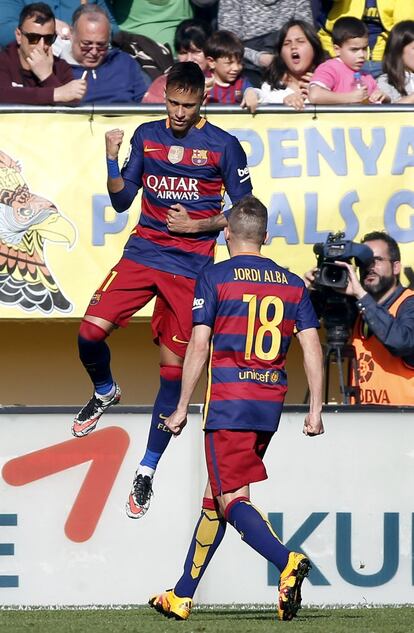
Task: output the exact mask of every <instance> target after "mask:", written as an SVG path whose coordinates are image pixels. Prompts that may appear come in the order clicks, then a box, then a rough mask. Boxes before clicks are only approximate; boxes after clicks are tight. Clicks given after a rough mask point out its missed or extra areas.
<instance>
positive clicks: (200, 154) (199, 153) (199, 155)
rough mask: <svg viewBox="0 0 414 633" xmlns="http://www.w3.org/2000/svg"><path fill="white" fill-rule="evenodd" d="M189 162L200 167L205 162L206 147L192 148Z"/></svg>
mask: <svg viewBox="0 0 414 633" xmlns="http://www.w3.org/2000/svg"><path fill="white" fill-rule="evenodd" d="M191 162H192V163H193V165H197V166H198V167H202V166H203V165H205V164H206V163H207V150H206V149H193V155H192V156H191Z"/></svg>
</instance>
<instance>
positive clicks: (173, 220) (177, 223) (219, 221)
mask: <svg viewBox="0 0 414 633" xmlns="http://www.w3.org/2000/svg"><path fill="white" fill-rule="evenodd" d="M225 226H227V220H226V218H225V216H224V213H220V214H219V215H213V216H212V217H210V218H201V219H199V220H194V219H192V218H190V216H189V214H188V213H187V211H186V209H185V208H184V207H183V205H182V204H180V203H178V202H177V204H172V205H171V207H170V210H169V211H168V213H167V228H168V230H169V231H171V232H172V233H202V232H206V233H210V232H211V233H214V231H221V229H223V228H224V227H225Z"/></svg>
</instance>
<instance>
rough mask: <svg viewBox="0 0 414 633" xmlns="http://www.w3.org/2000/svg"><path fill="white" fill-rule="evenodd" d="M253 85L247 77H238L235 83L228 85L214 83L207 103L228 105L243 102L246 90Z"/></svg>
mask: <svg viewBox="0 0 414 633" xmlns="http://www.w3.org/2000/svg"><path fill="white" fill-rule="evenodd" d="M251 87H252V84H251V83H250V81H249V80H248V79H247V78H246V77H238V78H237V79H236V81H235V82H234V83H232V84H228V85H227V86H220V84H218V83H214V84H213V86H212V87H211V88H210V90H209V92H208V94H207V103H226V104H228V105H230V104H234V103H241V101H242V100H243V95H244V91H245V90H247V88H251Z"/></svg>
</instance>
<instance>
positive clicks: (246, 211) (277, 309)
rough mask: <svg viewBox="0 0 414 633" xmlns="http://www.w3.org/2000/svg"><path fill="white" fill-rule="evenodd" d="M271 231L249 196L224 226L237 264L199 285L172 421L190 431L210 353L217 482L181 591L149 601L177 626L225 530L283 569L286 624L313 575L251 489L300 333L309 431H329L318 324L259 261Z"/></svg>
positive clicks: (217, 269)
mask: <svg viewBox="0 0 414 633" xmlns="http://www.w3.org/2000/svg"><path fill="white" fill-rule="evenodd" d="M266 226H267V210H266V208H265V207H264V205H263V204H262V203H261V202H260V201H259V200H258V199H257V198H255V197H254V196H246V197H245V198H243V199H242V200H241V201H239V202H238V203H236V204H235V205H234V207H233V209H232V210H231V211H230V214H229V218H228V227H226V228H225V229H224V232H225V236H226V240H227V244H228V247H229V251H230V255H231V258H230V259H229V260H227V261H224V262H221V263H219V264H216V265H214V266H209V267H208V268H206V269H204V271H203V272H202V273H201V274H200V275H199V277H198V279H197V284H196V290H195V297H194V304H193V332H192V335H191V339H190V343H189V345H188V349H187V353H186V356H185V360H184V369H183V381H182V388H181V395H180V400H179V402H178V407H177V410H176V411H175V412H174V413H173V414H172V415H171V416H170V418H169V419H168V420H167V421H166V424H167V426H168V427H169V428H170V430H171V431H172V432H173V433H174V434H176V435H178V434H179V433H180V432H181V430H182V428H183V427H184V426H185V424H186V416H187V409H188V404H189V402H190V398H191V395H192V393H193V390H194V388H195V386H196V384H197V381H198V379H199V377H200V375H201V372H202V370H203V367H204V365H205V363H206V361H207V358H208V356H209V355H210V361H209V382H208V389H207V394H206V403H205V410H204V431H205V453H206V461H207V471H208V477H209V481H208V483H207V487H206V491H205V494H204V499H203V505H202V510H201V516H200V519H199V521H198V523H197V525H196V528H195V531H194V535H193V538H192V541H191V544H190V548H189V550H188V554H187V558H186V561H185V564H184V573H183V575H182V576H181V578H180V580H179V581H178V583H177V584H176V585H175V587H174V589H171V590H169V591H167V592H165V593H162V594H159V595H156V596H154V597H153V598H151V599H150V601H149V604H150V605H151V606H152V607H154V608H155V609H156V610H157V611H159V612H161V613H162V614H164V615H167V616H169V617H175V618H176V619H178V620H186V619H187V618H188V616H189V615H190V611H191V606H192V598H193V596H194V593H195V591H196V588H197V586H198V583H199V582H200V580H201V578H202V576H203V574H204V572H205V570H206V568H207V566H208V564H209V562H210V560H211V558H212V556H213V554H214V552H215V551H216V549H217V548H218V546H219V545H220V543H221V541H222V539H223V536H224V533H225V530H226V525H227V523H230V524H231V525H232V526H233V527H234V528H235V529H236V530H237V531H238V532H239V533H240V535H241V537H242V539H243V540H244V541H245V542H246V543H248V544H249V545H250V546H251V547H252V548H253V549H255V550H256V551H257V552H258V553H259V554H261V555H262V556H263V557H264V558H265V559H267V560H268V561H270V562H272V563H273V564H274V565H275V566H276V567H277V568H278V569H279V571H280V581H279V597H278V617H279V619H281V620H291V619H292V618H293V617H294V616H295V615H296V614H297V611H298V609H299V608H300V605H301V586H302V582H303V580H304V578H305V577H306V576H307V574H308V571H309V568H310V562H309V560H308V559H307V558H306V556H305V555H304V554H302V553H299V552H291V551H289V550H288V549H287V548H286V547H285V546H284V545H283V544H282V543H281V541H280V540H279V539H278V537H277V536H276V534H275V533H274V532H273V530H272V528H271V526H270V524H269V522H268V521H267V520H266V519H265V518H264V516H263V514H262V513H261V512H260V511H259V510H258V509H257V508H255V506H253V505H252V503H251V502H250V484H251V483H254V482H256V481H262V480H263V479H266V478H267V474H266V469H265V467H264V464H263V461H262V460H263V456H264V454H265V452H266V449H267V447H268V445H269V442H270V440H271V439H272V436H273V434H274V433H275V432H276V431H277V428H278V424H279V418H280V415H281V412H282V408H283V401H284V397H285V394H286V391H287V376H286V370H285V359H286V353H287V351H288V348H289V344H290V341H291V338H292V335H293V334H294V333H296V337H297V339H298V340H299V343H300V345H301V347H302V351H303V356H304V367H305V373H306V377H307V381H308V384H309V390H310V405H309V413H308V414H307V415H306V418H305V424H304V427H303V432H304V433H305V435H308V436H315V435H320V434H321V433H323V432H324V429H323V424H322V419H321V409H322V379H323V369H322V350H321V346H320V343H319V338H318V333H317V329H316V328H317V327H319V322H318V319H317V317H316V315H315V312H314V310H313V307H312V304H311V302H310V299H309V295H308V292H307V290H306V288H305V286H304V283H303V281H302V280H301V279H300V278H299V277H298V276H297V275H294V274H293V273H291V272H289V271H288V270H286V269H284V268H282V267H280V266H279V265H278V264H276V263H275V262H274V261H272V260H271V259H268V258H267V257H263V256H261V254H260V247H261V245H262V244H263V243H264V241H265V239H266ZM170 540H171V537H170ZM172 540H173V537H172Z"/></svg>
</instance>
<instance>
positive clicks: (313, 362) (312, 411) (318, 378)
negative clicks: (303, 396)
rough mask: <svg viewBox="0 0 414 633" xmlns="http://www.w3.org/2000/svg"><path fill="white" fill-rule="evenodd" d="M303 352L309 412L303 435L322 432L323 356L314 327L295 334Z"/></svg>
mask: <svg viewBox="0 0 414 633" xmlns="http://www.w3.org/2000/svg"><path fill="white" fill-rule="evenodd" d="M296 337H297V339H298V341H299V343H300V346H301V348H302V352H303V366H304V369H305V374H306V379H307V381H308V385H309V394H310V398H309V413H308V414H307V416H306V418H305V424H304V427H303V432H304V434H305V435H310V436H313V435H321V434H322V433H324V428H323V422H322V418H321V412H322V389H323V358H322V348H321V344H320V341H319V336H318V331H317V330H316V328H308V329H306V330H302V331H301V332H298V333H297V335H296Z"/></svg>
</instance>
